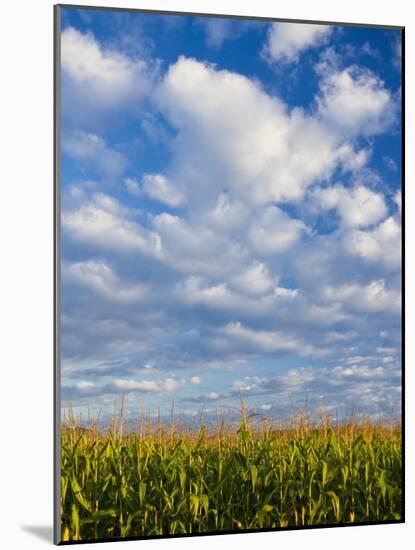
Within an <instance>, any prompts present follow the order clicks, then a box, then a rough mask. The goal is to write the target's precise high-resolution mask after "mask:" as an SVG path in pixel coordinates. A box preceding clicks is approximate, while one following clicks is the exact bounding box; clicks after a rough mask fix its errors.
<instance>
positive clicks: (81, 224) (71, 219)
mask: <svg viewBox="0 0 415 550" xmlns="http://www.w3.org/2000/svg"><path fill="white" fill-rule="evenodd" d="M62 229H63V230H64V231H66V232H68V234H69V235H70V236H71V237H72V238H73V239H75V240H77V241H79V242H82V243H84V244H92V245H96V246H98V247H100V248H104V249H110V250H111V249H112V250H130V251H134V250H136V251H137V250H139V251H141V252H144V253H146V254H150V255H153V256H156V257H158V256H159V255H160V253H161V241H160V238H159V237H158V235H157V234H156V233H154V232H152V231H149V230H147V229H145V228H144V227H142V226H141V225H140V224H138V223H136V222H134V221H132V220H130V219H129V216H127V215H126V212H125V210H122V207H121V206H120V205H119V203H118V202H117V201H116V200H115V199H111V198H110V197H108V196H106V195H103V194H99V195H94V197H93V198H92V200H90V201H89V202H86V203H85V204H84V205H83V206H80V207H79V208H77V209H74V210H65V211H63V212H62Z"/></svg>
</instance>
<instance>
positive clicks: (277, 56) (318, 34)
mask: <svg viewBox="0 0 415 550" xmlns="http://www.w3.org/2000/svg"><path fill="white" fill-rule="evenodd" d="M332 31H333V28H332V27H331V26H330V25H314V24H310V23H272V24H271V25H270V28H269V30H268V35H267V41H266V44H265V47H264V50H263V54H264V56H265V58H266V59H267V60H268V61H269V62H271V63H272V62H283V63H292V62H295V61H298V58H299V56H300V54H301V53H302V52H303V51H304V50H306V49H308V48H314V47H317V46H321V45H322V44H324V43H326V42H327V40H328V38H329V36H330V34H331V33H332Z"/></svg>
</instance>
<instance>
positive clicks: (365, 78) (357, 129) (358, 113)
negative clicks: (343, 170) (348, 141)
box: [316, 66, 395, 136]
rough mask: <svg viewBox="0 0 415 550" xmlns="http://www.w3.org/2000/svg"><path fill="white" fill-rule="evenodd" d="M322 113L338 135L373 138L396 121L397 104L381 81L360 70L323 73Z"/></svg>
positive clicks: (320, 106)
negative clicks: (372, 136) (395, 104)
mask: <svg viewBox="0 0 415 550" xmlns="http://www.w3.org/2000/svg"><path fill="white" fill-rule="evenodd" d="M320 86H321V94H320V95H319V96H318V97H317V99H316V101H317V105H318V113H319V115H320V116H321V118H322V119H323V121H324V122H325V123H326V124H327V125H328V126H329V127H331V128H332V130H333V131H334V132H341V133H344V134H345V135H346V136H355V135H357V134H361V135H365V136H370V135H374V134H378V133H381V132H383V131H384V130H385V129H386V128H387V127H388V126H389V125H390V124H391V122H392V120H393V117H394V111H395V106H394V101H393V98H392V95H391V93H390V92H389V90H387V89H386V88H385V85H384V83H383V81H382V80H380V78H379V77H377V76H376V75H375V74H374V73H372V72H370V71H369V70H367V69H362V68H360V67H357V66H352V67H348V68H346V69H343V70H337V69H335V70H327V71H326V72H325V71H323V78H322V81H321V85H320Z"/></svg>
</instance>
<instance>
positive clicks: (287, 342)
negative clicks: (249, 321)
mask: <svg viewBox="0 0 415 550" xmlns="http://www.w3.org/2000/svg"><path fill="white" fill-rule="evenodd" d="M220 334H221V335H223V336H225V337H226V339H229V340H230V341H231V342H232V340H234V341H237V342H238V344H239V345H240V346H241V347H242V348H246V349H249V350H250V351H251V352H252V353H264V352H266V353H275V352H285V351H295V352H297V353H298V354H300V355H302V354H306V355H307V354H311V353H312V352H313V349H312V347H311V346H309V345H305V344H304V343H302V342H301V341H299V340H297V339H296V338H293V337H290V335H289V334H285V333H283V332H273V331H264V330H252V329H250V328H248V327H245V326H244V325H242V324H241V323H240V322H235V323H228V324H227V325H226V326H224V327H223V328H222V329H221V330H220ZM218 345H219V346H220V347H221V346H222V345H223V346H224V347H225V348H226V347H227V346H228V345H229V343H228V342H226V341H224V340H222V341H218Z"/></svg>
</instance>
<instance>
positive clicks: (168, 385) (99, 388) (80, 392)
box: [62, 378, 185, 400]
mask: <svg viewBox="0 0 415 550" xmlns="http://www.w3.org/2000/svg"><path fill="white" fill-rule="evenodd" d="M184 383H185V382H184V380H178V379H175V378H166V379H165V380H131V379H114V380H112V381H110V382H107V383H105V384H99V383H94V382H89V381H86V380H83V381H81V382H78V383H76V384H73V385H72V386H63V387H62V399H64V400H66V399H82V398H91V397H98V396H99V397H103V396H106V395H118V396H122V395H126V394H130V393H136V392H138V393H166V392H167V393H169V392H172V391H174V390H176V389H178V388H179V387H181V386H183V385H184Z"/></svg>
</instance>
